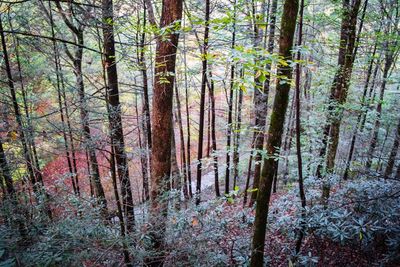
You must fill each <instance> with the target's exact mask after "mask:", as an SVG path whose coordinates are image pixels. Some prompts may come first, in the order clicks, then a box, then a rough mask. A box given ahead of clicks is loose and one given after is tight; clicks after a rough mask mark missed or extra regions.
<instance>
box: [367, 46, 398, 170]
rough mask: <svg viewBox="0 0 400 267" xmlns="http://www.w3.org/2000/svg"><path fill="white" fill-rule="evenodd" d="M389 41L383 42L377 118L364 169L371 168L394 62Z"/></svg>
mask: <svg viewBox="0 0 400 267" xmlns="http://www.w3.org/2000/svg"><path fill="white" fill-rule="evenodd" d="M389 47H390V46H389V41H386V42H385V45H384V48H385V51H386V53H385V66H384V69H383V77H382V86H381V92H380V95H379V101H378V104H377V106H376V113H377V117H376V119H375V124H374V129H373V131H372V138H371V142H370V147H369V149H368V154H367V163H366V167H367V169H369V168H371V164H372V160H373V156H374V152H375V148H376V145H377V143H378V134H379V128H380V126H381V116H382V104H383V98H384V95H385V90H386V84H387V80H388V78H389V71H390V69H391V68H392V65H393V62H394V57H393V53H394V51H392V50H391V49H389Z"/></svg>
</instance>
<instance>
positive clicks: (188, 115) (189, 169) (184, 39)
mask: <svg viewBox="0 0 400 267" xmlns="http://www.w3.org/2000/svg"><path fill="white" fill-rule="evenodd" d="M185 22H186V20H185V19H183V23H184V24H183V26H184V27H185ZM183 61H184V74H183V75H184V80H185V109H186V128H187V140H186V142H187V143H186V144H187V145H186V147H187V178H188V186H189V197H193V190H192V166H191V165H192V164H191V163H192V162H191V155H190V154H191V139H190V111H189V92H188V90H189V85H188V77H187V73H188V70H187V58H186V37H183Z"/></svg>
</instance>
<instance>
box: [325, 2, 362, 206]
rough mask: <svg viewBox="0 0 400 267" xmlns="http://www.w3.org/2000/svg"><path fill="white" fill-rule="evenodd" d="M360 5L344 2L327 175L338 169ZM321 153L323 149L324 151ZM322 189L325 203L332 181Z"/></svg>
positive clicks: (328, 128)
mask: <svg viewBox="0 0 400 267" xmlns="http://www.w3.org/2000/svg"><path fill="white" fill-rule="evenodd" d="M360 4H361V0H355V1H352V2H351V3H350V1H349V0H343V19H342V25H341V33H340V42H339V45H340V46H339V56H338V65H339V68H338V70H337V71H336V74H335V77H334V79H333V82H332V86H331V92H330V96H329V101H331V103H329V106H328V124H327V125H326V126H325V129H324V136H323V140H325V142H324V143H326V140H327V138H328V136H329V144H327V145H328V152H327V159H326V170H327V173H332V172H333V169H334V166H335V158H336V151H337V148H338V144H339V133H340V124H341V118H342V116H343V107H342V106H343V104H344V103H345V102H346V99H347V94H348V90H349V86H350V79H351V73H352V70H353V62H354V58H355V56H356V54H355V44H356V26H357V17H358V12H359V9H360ZM336 106H338V112H334V111H335V110H334V108H335V107H336ZM324 146H325V144H324ZM322 150H324V148H323V149H322ZM319 168H320V166H319ZM322 187H323V188H322V201H323V202H324V203H326V201H327V200H328V198H329V192H330V185H329V182H327V181H324V183H323V186H322Z"/></svg>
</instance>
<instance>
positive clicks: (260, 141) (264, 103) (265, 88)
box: [249, 0, 278, 206]
mask: <svg viewBox="0 0 400 267" xmlns="http://www.w3.org/2000/svg"><path fill="white" fill-rule="evenodd" d="M277 6H278V0H273V1H272V5H271V15H270V21H269V39H268V50H267V51H268V53H269V54H272V53H273V52H274V44H275V28H276V10H277ZM260 34H261V33H259V35H260ZM265 70H266V71H267V73H266V80H265V82H264V84H263V85H262V84H261V81H260V80H259V78H257V80H256V90H255V91H254V108H255V128H256V132H255V135H254V138H255V142H254V149H255V151H256V154H255V156H254V161H255V166H254V178H253V192H252V194H251V200H250V203H249V204H250V206H253V204H254V202H255V201H256V199H257V194H258V188H259V181H260V175H261V162H262V155H261V151H262V150H263V149H264V140H265V133H266V130H267V129H266V126H267V120H266V118H267V115H268V96H269V89H270V83H271V75H270V71H271V64H266V66H265Z"/></svg>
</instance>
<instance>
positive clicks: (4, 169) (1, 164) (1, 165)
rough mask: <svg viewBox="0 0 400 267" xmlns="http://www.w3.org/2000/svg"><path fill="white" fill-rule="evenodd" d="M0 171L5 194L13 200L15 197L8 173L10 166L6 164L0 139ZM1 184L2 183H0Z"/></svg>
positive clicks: (11, 180) (9, 173) (12, 183)
mask: <svg viewBox="0 0 400 267" xmlns="http://www.w3.org/2000/svg"><path fill="white" fill-rule="evenodd" d="M0 169H1V174H2V176H3V179H4V183H5V185H6V190H7V193H8V194H9V195H10V196H11V197H12V198H13V197H14V196H15V188H14V182H13V179H12V176H11V172H10V166H9V165H8V162H7V157H6V154H5V153H4V148H3V142H2V141H1V139H0ZM1 183H3V181H2V182H1Z"/></svg>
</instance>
